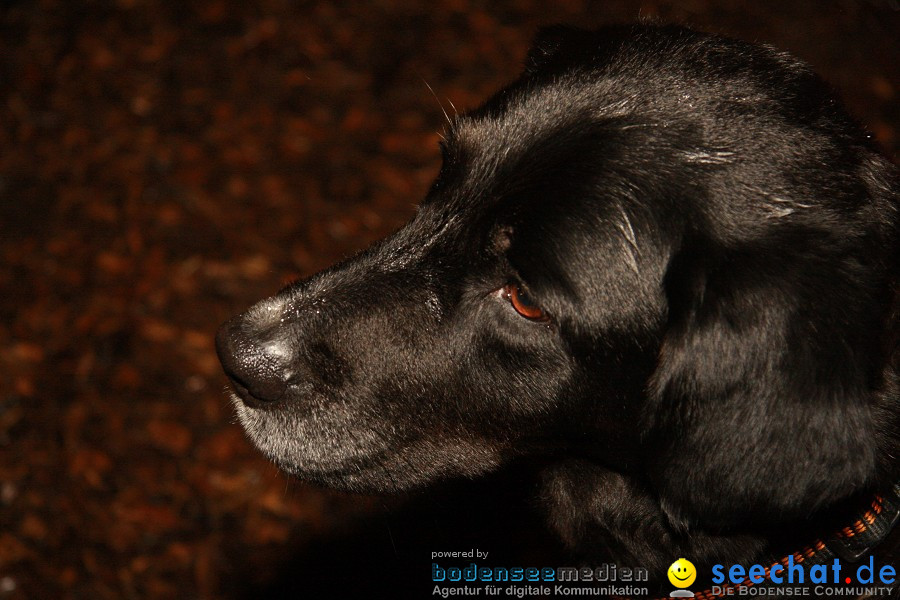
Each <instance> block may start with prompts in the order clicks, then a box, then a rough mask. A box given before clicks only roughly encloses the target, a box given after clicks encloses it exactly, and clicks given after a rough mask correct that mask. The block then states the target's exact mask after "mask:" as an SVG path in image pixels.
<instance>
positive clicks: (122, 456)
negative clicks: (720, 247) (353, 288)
mask: <svg viewBox="0 0 900 600" xmlns="http://www.w3.org/2000/svg"><path fill="white" fill-rule="evenodd" d="M639 16H643V17H655V18H659V19H661V20H663V21H674V22H681V23H687V24H691V25H694V26H697V27H699V28H702V29H706V30H710V31H714V32H719V33H725V34H729V35H733V36H737V37H740V38H743V39H747V40H751V41H764V42H768V43H771V44H774V45H776V46H778V47H780V48H783V49H786V50H789V51H791V52H793V53H795V54H797V55H799V56H800V57H802V58H803V59H805V60H807V61H808V62H810V63H811V64H812V65H813V66H814V67H815V68H816V69H817V70H818V71H819V72H820V73H822V74H823V75H824V76H825V77H826V78H827V79H828V80H829V81H830V82H831V83H832V84H833V85H834V86H835V87H836V88H837V89H838V90H839V92H840V94H841V95H842V96H843V98H844V99H845V101H846V103H847V105H848V107H849V109H850V111H851V112H852V113H853V114H855V115H856V116H857V117H858V118H859V119H860V120H861V121H862V122H863V123H864V124H865V125H866V126H867V127H868V128H869V129H870V130H871V131H872V132H874V133H875V135H876V136H877V137H878V138H879V140H880V142H881V144H882V146H883V147H884V148H885V149H886V151H887V152H888V153H889V154H892V155H893V156H896V153H897V151H898V149H900V137H898V133H897V127H898V125H900V108H898V107H900V103H898V94H900V60H898V39H900V5H898V2H897V1H896V0H880V1H878V0H871V1H865V0H843V1H840V0H835V1H829V2H823V1H821V0H797V1H783V2H778V3H774V2H755V1H747V2H739V1H736V0H719V1H707V0H684V1H682V2H677V3H671V2H662V1H637V0H634V1H627V0H608V1H605V2H589V1H587V0H563V1H559V2H546V1H544V0H491V1H488V0H416V1H412V0H402V1H401V0H380V1H373V2H324V1H289V0H265V1H261V2H246V1H243V0H240V1H238V0H233V1H232V0H212V1H207V2H188V1H177V2H176V1H172V2H163V1H152V0H119V1H112V0H108V1H83V2H64V1H59V2H55V1H52V0H45V1H33V2H32V1H24V0H23V1H9V0H6V1H4V2H2V3H0V292H2V293H0V599H5V598H91V599H107V598H277V597H296V595H297V594H298V593H302V594H305V595H308V596H310V597H334V596H337V595H338V592H339V591H345V592H346V591H350V592H359V593H360V595H362V596H363V597H365V593H366V592H374V591H384V592H388V593H390V595H392V596H393V597H420V598H421V597H427V596H430V593H431V588H430V586H429V585H428V581H429V578H430V565H431V556H430V553H431V552H432V551H437V550H466V549H469V548H472V547H476V548H480V549H482V550H487V551H490V552H491V553H492V554H491V561H490V562H491V563H492V564H493V565H503V564H506V565H515V564H522V565H542V564H549V565H553V566H558V565H563V564H569V562H570V561H568V560H567V559H565V558H560V557H564V554H561V549H560V548H559V547H557V545H556V542H555V541H554V539H553V538H552V537H551V536H548V535H547V534H546V532H545V531H544V529H543V526H542V523H541V521H540V517H539V514H538V513H537V512H536V511H535V510H534V508H533V506H532V501H531V500H528V499H527V498H528V497H529V493H530V492H532V491H533V487H534V482H533V480H532V478H531V476H530V474H529V473H530V471H529V470H528V468H527V465H526V466H523V467H522V468H520V469H511V470H509V471H507V472H505V473H501V474H499V475H497V476H496V477H492V478H488V479H486V480H484V481H481V482H477V483H474V484H471V483H470V484H467V485H459V484H450V485H448V486H445V487H441V488H439V489H437V490H433V491H431V492H429V493H424V494H417V495H414V496H410V497H407V498H369V497H360V496H352V495H345V494H339V493H335V492H328V491H323V490H319V489H315V488H312V487H309V486H306V485H303V484H301V483H296V482H291V481H288V480H287V478H285V477H284V476H282V475H281V474H279V473H278V472H277V471H276V469H275V468H274V467H272V466H270V465H269V464H268V463H267V462H266V461H265V459H263V458H262V457H261V456H260V455H259V453H258V452H256V451H255V450H254V449H253V448H252V447H251V446H250V445H249V444H248V443H247V442H246V441H245V440H244V437H243V434H242V431H241V429H240V427H239V426H238V425H236V424H235V422H234V417H233V413H232V409H231V406H230V405H229V403H228V401H227V399H226V394H225V391H224V389H225V378H224V376H223V375H222V374H221V372H220V369H219V366H218V362H217V360H216V356H215V351H214V348H213V335H214V332H215V329H216V327H217V326H218V324H219V323H220V322H222V321H224V320H225V319H226V318H228V317H229V316H231V315H233V314H235V313H237V312H240V311H242V310H244V309H245V308H246V307H248V306H249V305H250V304H252V303H253V302H255V301H256V300H258V299H260V298H262V297H264V296H266V295H269V294H271V293H273V292H275V291H276V290H277V289H278V288H279V287H280V286H282V285H283V284H285V283H287V282H289V281H291V280H292V279H295V278H297V277H303V276H306V275H309V274H311V273H313V272H315V271H316V270H318V269H321V268H323V267H326V266H328V265H329V264H331V263H332V262H334V261H336V260H338V259H340V258H342V257H345V256H347V255H348V254H351V253H353V252H355V251H357V250H359V249H361V248H363V247H365V246H366V245H368V244H369V243H370V242H372V241H373V240H375V239H378V238H380V237H382V236H384V235H386V234H388V233H390V232H391V231H392V230H394V229H395V228H397V227H398V226H399V225H401V224H402V223H403V222H404V221H405V220H406V219H407V218H408V217H409V216H411V214H412V213H413V210H414V205H415V203H416V202H417V201H418V200H419V199H421V198H422V197H423V195H424V193H425V191H426V190H427V188H428V186H429V183H430V181H431V179H432V178H433V177H434V176H435V175H436V172H437V169H438V162H439V157H438V147H437V140H438V134H439V132H440V130H441V128H442V127H443V124H444V117H443V115H442V108H441V104H443V106H444V108H445V109H447V110H451V108H450V106H451V102H452V104H453V105H454V106H455V107H457V108H458V109H459V110H464V109H466V108H472V107H474V106H476V105H477V104H478V103H479V102H480V101H481V100H483V99H485V98H486V97H487V96H488V95H489V94H490V93H491V92H492V91H494V90H496V89H497V88H498V86H500V85H502V84H503V83H505V82H508V81H510V80H511V79H513V78H514V77H515V76H516V75H517V73H518V71H519V68H520V64H521V63H522V60H523V57H524V55H525V52H526V50H527V47H528V44H529V41H530V39H531V38H532V36H533V35H534V32H535V31H536V29H537V28H538V27H539V26H541V25H543V24H550V23H557V22H565V23H572V24H579V25H585V26H593V25H601V24H604V23H611V22H622V21H634V20H635V19H637V18H638V17H639ZM428 86H430V87H431V88H432V89H433V90H434V94H432V92H431V91H429V88H428Z"/></svg>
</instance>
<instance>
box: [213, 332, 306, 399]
mask: <svg viewBox="0 0 900 600" xmlns="http://www.w3.org/2000/svg"><path fill="white" fill-rule="evenodd" d="M216 352H217V353H218V355H219V360H220V361H221V363H222V367H223V368H224V369H225V374H226V375H228V377H229V378H230V379H231V380H232V382H233V383H235V384H236V389H237V392H238V395H239V396H240V397H241V398H242V399H243V400H244V401H245V402H248V403H253V402H254V401H259V402H275V401H276V400H279V399H281V397H282V396H283V395H284V393H285V391H286V390H287V388H288V384H289V379H290V376H291V368H290V365H291V362H292V357H291V352H290V345H289V343H288V340H287V339H285V338H284V337H283V336H279V335H278V332H273V331H266V330H265V329H261V328H259V327H258V326H257V325H256V324H254V323H253V322H252V320H251V319H250V318H248V317H247V316H246V315H239V316H237V317H234V318H233V319H231V320H229V321H226V322H225V323H224V324H223V325H222V326H221V327H219V331H218V333H216ZM238 386H239V387H238ZM241 388H243V389H241ZM244 391H246V394H245V393H243V392H244ZM248 396H249V397H248Z"/></svg>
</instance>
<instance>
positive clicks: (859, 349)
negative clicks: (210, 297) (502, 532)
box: [217, 25, 900, 573]
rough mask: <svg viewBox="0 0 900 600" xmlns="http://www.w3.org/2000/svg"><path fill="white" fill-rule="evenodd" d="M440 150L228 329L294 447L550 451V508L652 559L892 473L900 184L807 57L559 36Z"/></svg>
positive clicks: (354, 451)
mask: <svg viewBox="0 0 900 600" xmlns="http://www.w3.org/2000/svg"><path fill="white" fill-rule="evenodd" d="M443 157H444V160H443V166H442V168H441V171H440V174H439V175H438V177H437V179H436V180H435V182H434V185H433V186H432V188H431V190H430V191H429V193H428V195H427V197H426V198H425V200H424V201H423V202H422V204H421V206H420V207H419V209H418V212H417V214H416V215H415V217H414V218H413V219H412V220H411V221H410V222H409V223H408V224H407V225H406V226H404V227H403V228H402V229H400V230H399V231H398V232H396V233H395V234H394V235H392V236H390V237H388V238H387V239H385V240H383V241H381V242H379V243H377V244H375V245H374V246H372V247H371V248H369V249H367V250H365V251H364V252H362V253H361V254H359V255H357V256H355V257H353V258H350V259H348V260H346V261H344V262H342V263H340V264H338V265H335V266H334V267H332V268H330V269H328V270H326V271H323V272H321V273H319V274H317V275H314V276H313V277H310V278H309V279H306V280H304V281H299V282H297V283H295V284H293V285H291V286H289V287H287V288H286V289H284V290H282V291H281V292H279V293H278V294H277V295H275V296H273V297H272V298H269V299H266V300H263V301H262V302H260V303H258V304H256V305H255V306H254V307H252V308H251V309H250V310H248V311H247V312H245V313H244V314H242V315H240V316H238V317H235V318H234V319H232V320H231V321H229V322H228V323H226V324H225V325H223V327H222V328H221V330H220V332H219V335H218V338H217V347H218V350H219V354H220V357H221V359H222V362H223V364H224V366H225V370H226V372H227V373H228V375H229V377H230V378H231V380H232V382H233V384H234V388H235V395H234V400H235V402H234V403H235V406H236V409H237V413H238V416H239V418H240V421H241V423H242V424H243V426H244V428H245V429H246V431H247V434H248V436H249V437H250V439H251V440H252V441H253V442H254V443H255V444H256V445H257V446H258V447H259V448H260V449H261V450H262V451H263V452H264V453H265V454H267V455H268V456H269V457H271V459H272V460H273V461H275V462H276V463H277V464H278V465H279V466H280V467H281V468H282V469H284V470H285V471H287V472H288V473H291V474H294V475H296V476H298V477H300V478H302V479H304V480H307V481H312V482H316V483H319V484H323V485H326V486H333V487H339V488H343V489H347V490H354V491H365V492H393V491H398V490H405V489H409V488H413V487H418V486H423V485H425V484H428V483H429V482H432V481H435V480H437V479H439V478H447V477H454V476H465V477H474V476H477V475H480V474H482V473H486V472H489V471H492V470H495V469H497V468H498V467H500V466H502V465H504V464H506V463H508V462H510V461H511V460H513V459H514V458H523V457H525V458H530V457H535V458H540V459H541V462H540V464H541V465H542V467H541V468H542V473H541V481H542V491H541V498H542V500H543V502H544V505H545V506H546V509H547V513H548V515H549V523H550V525H551V527H552V528H554V529H555V530H556V531H558V533H559V535H560V536H562V538H563V539H564V540H565V541H566V542H567V543H568V544H569V545H570V546H571V547H573V548H574V549H575V550H576V551H578V552H579V553H581V554H582V555H584V556H588V557H596V558H597V559H600V558H604V559H615V560H617V561H619V562H620V563H621V564H629V565H636V566H644V567H647V568H649V569H650V571H651V572H652V573H662V572H664V571H665V568H666V566H667V565H668V564H669V563H670V562H671V561H672V560H673V558H675V557H677V556H689V557H691V560H693V561H694V562H695V563H696V564H697V565H698V567H700V565H703V564H708V563H710V562H712V561H729V562H751V561H752V560H753V559H754V558H756V557H758V556H759V555H760V554H761V553H763V552H764V551H767V550H769V549H771V548H773V547H775V546H776V545H777V544H778V543H781V542H782V541H785V540H791V539H794V538H797V539H800V538H801V537H802V535H804V534H805V533H806V532H807V531H812V530H815V529H816V528H817V527H819V526H820V525H821V524H823V523H826V522H828V519H830V518H831V516H832V515H834V514H836V512H837V511H839V510H840V509H841V508H842V507H844V506H846V505H849V504H850V503H852V502H854V501H855V500H856V499H859V498H861V497H864V496H865V495H866V494H869V493H871V492H872V491H873V490H877V489H879V487H880V486H885V485H888V484H890V483H891V482H894V481H896V480H897V478H898V461H897V458H896V457H897V456H898V436H900V433H898V431H900V429H898V416H900V405H898V401H900V395H898V372H900V369H898V351H897V320H898V319H897V315H898V294H897V274H898V256H900V252H898V250H900V245H898V201H897V198H898V190H900V177H898V170H897V168H896V167H895V166H894V165H892V164H891V163H890V162H889V161H888V160H886V159H885V158H884V157H883V156H882V155H881V154H880V153H879V152H878V151H877V149H876V148H875V146H874V144H873V142H872V140H871V136H869V135H867V134H866V132H865V131H864V130H863V129H862V128H861V127H859V126H858V125H857V124H856V123H855V122H854V121H853V120H852V119H851V118H850V117H848V116H847V114H846V113H845V111H844V110H843V109H842V107H841V105H840V104H839V102H838V101H837V100H836V99H835V97H834V95H833V94H832V92H831V91H830V90H829V88H828V87H827V85H825V84H824V83H823V81H822V80H821V79H820V78H819V77H817V76H816V75H815V74H813V73H812V72H811V70H810V69H809V68H808V67H807V66H806V65H805V64H803V63H801V62H800V61H798V60H797V59H795V58H792V57H791V56H789V55H787V54H785V53H782V52H779V51H777V50H774V49H772V48H770V47H765V46H756V45H751V44H747V43H743V42H739V41H735V40H730V39H724V38H721V37H717V36H713V35H708V34H703V33H697V32H694V31H691V30H688V29H684V28H681V27H675V26H663V27H660V26H651V25H632V26H620V27H610V28H606V29H602V30H599V31H582V30H577V29H572V28H566V27H556V28H550V29H547V30H545V31H543V32H542V33H541V34H540V35H539V36H538V39H537V40H536V42H535V45H534V47H533V49H532V50H531V52H530V54H529V55H528V58H527V65H526V69H525V72H524V74H523V75H522V76H521V77H520V78H519V79H518V80H516V81H515V82H513V83H512V84H510V85H509V86H507V87H505V88H504V89H502V90H501V91H500V92H498V93H497V94H496V95H495V96H493V97H492V98H491V99H489V100H488V101H487V102H486V103H485V104H484V105H483V106H481V107H480V108H478V109H477V110H474V111H472V112H471V113H469V114H466V115H463V116H460V117H458V118H456V119H455V120H454V121H453V123H452V126H451V127H450V128H449V130H448V131H447V132H446V142H445V143H444V144H443ZM511 289H512V290H513V291H514V292H520V293H521V294H522V295H523V297H525V296H526V295H527V298H529V299H530V300H529V302H531V303H532V304H534V306H537V307H539V310H540V311H542V317H541V318H527V317H525V316H522V315H521V314H520V313H519V312H518V311H517V310H516V308H515V307H514V306H513V305H512V303H511V301H510V290H511Z"/></svg>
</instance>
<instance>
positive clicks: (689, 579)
mask: <svg viewBox="0 0 900 600" xmlns="http://www.w3.org/2000/svg"><path fill="white" fill-rule="evenodd" d="M667 574H668V576H669V581H670V582H672V585H674V586H675V587H677V588H686V587H688V586H689V585H691V584H692V583H694V580H695V579H697V569H696V568H695V567H694V563H692V562H691V561H689V560H688V559H686V558H679V559H678V560H676V561H675V562H673V563H672V565H671V566H670V567H669V570H668V571H667Z"/></svg>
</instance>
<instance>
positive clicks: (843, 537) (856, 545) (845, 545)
mask: <svg viewBox="0 0 900 600" xmlns="http://www.w3.org/2000/svg"><path fill="white" fill-rule="evenodd" d="M898 520H900V483H895V484H894V485H893V486H891V487H890V488H889V489H888V490H886V491H885V492H884V493H882V494H875V496H874V497H873V498H872V500H871V502H870V503H869V504H867V505H866V506H865V507H864V508H863V509H862V510H861V511H860V512H858V513H857V514H856V516H855V519H854V520H853V521H852V522H850V523H849V524H848V525H846V526H844V527H842V528H840V529H838V530H837V531H835V532H834V533H832V534H831V536H829V537H827V538H820V539H816V540H815V541H813V542H812V543H811V544H809V545H808V546H806V547H804V548H803V549H801V550H799V551H797V552H794V553H792V554H787V555H785V556H782V557H781V558H777V559H775V560H772V562H771V563H770V566H769V567H767V568H766V570H765V576H764V579H763V580H762V581H760V582H758V583H754V582H753V581H751V580H750V578H749V577H748V578H747V579H745V580H744V581H743V582H741V583H737V584H724V585H721V586H716V588H715V589H716V593H713V591H712V589H707V590H703V591H701V592H695V593H694V598H698V599H699V600H715V599H716V598H723V597H729V596H735V595H737V594H738V588H741V587H747V588H749V587H752V588H754V589H755V590H762V589H764V588H775V587H777V584H775V583H774V582H773V581H772V580H771V578H770V575H771V571H772V568H773V567H775V566H778V565H781V566H783V567H785V568H787V565H788V560H789V559H791V558H793V562H794V564H802V565H804V566H805V567H806V568H811V567H814V566H815V565H824V564H831V563H833V562H834V559H835V558H839V559H840V560H841V561H842V562H844V563H849V564H852V563H856V562H859V561H860V560H861V559H862V558H863V557H865V556H866V555H868V554H869V553H870V552H872V551H873V550H874V549H875V548H876V547H877V546H878V545H879V544H881V543H882V542H883V541H884V540H885V538H887V536H888V534H889V533H890V532H891V530H892V529H893V528H894V526H895V525H896V524H897V521H898ZM762 563H763V564H766V561H762ZM759 594H760V592H759V591H757V593H756V594H754V595H759ZM762 594H765V592H762ZM622 600H629V599H627V598H623V599H622ZM656 600H668V596H664V597H661V598H658V599H656Z"/></svg>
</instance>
